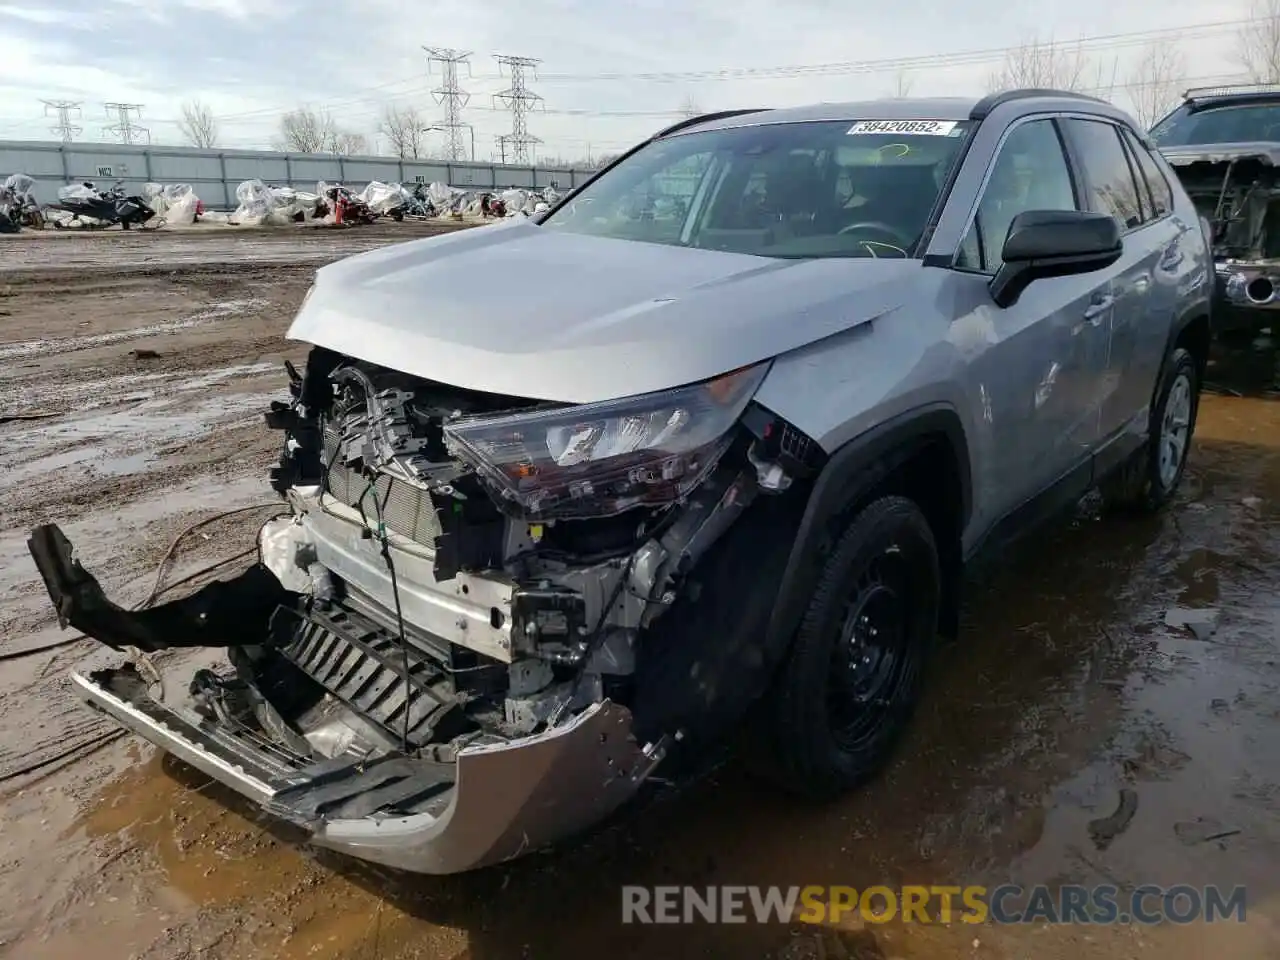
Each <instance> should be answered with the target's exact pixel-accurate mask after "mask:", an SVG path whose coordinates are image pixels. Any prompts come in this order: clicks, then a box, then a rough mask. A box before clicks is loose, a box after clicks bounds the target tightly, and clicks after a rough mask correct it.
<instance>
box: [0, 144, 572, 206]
mask: <svg viewBox="0 0 1280 960" xmlns="http://www.w3.org/2000/svg"><path fill="white" fill-rule="evenodd" d="M11 173H25V174H27V175H28V176H31V177H33V178H34V179H35V181H36V197H37V199H39V201H40V202H41V203H48V202H50V201H52V200H55V199H57V195H58V188H59V187H61V186H62V185H63V184H67V183H79V182H81V181H84V180H92V181H94V182H99V183H101V182H104V181H105V182H107V183H114V182H115V181H117V180H121V181H123V182H124V185H125V186H126V188H128V190H129V192H130V193H136V192H138V191H139V189H140V188H141V186H142V185H143V184H144V183H189V184H191V186H192V188H193V189H194V190H195V192H196V195H197V196H198V197H199V198H200V199H201V200H203V201H204V202H205V204H206V205H207V206H209V207H210V208H211V209H219V208H222V209H228V210H229V209H232V208H233V207H235V206H236V187H238V186H239V185H240V184H241V183H242V182H243V181H245V180H254V179H257V180H261V181H263V182H264V183H268V184H273V185H275V186H285V185H289V186H292V187H295V188H297V189H300V190H314V189H315V185H316V183H317V182H318V181H320V180H324V181H327V182H329V183H344V184H347V185H348V186H352V187H363V186H364V185H365V184H367V183H369V182H370V181H372V180H380V181H382V182H383V183H447V184H449V186H451V187H463V188H477V189H483V188H494V189H497V190H503V189H506V188H508V187H523V188H525V189H530V188H532V189H542V188H544V187H550V186H554V187H556V189H558V190H560V191H562V192H563V191H565V190H567V189H569V188H570V187H573V186H577V185H578V184H580V183H582V182H583V181H584V180H586V179H587V178H588V177H589V176H590V175H591V172H590V171H587V170H571V169H565V168H553V167H538V166H532V167H523V166H519V167H518V166H512V165H510V164H499V163H461V162H459V163H454V162H445V161H442V160H397V159H395V158H394V157H336V156H333V155H331V154H311V153H276V152H272V151H268V150H218V149H208V150H202V149H197V148H191V147H151V146H148V147H137V146H123V145H120V144H111V143H56V142H44V141H38V140H32V141H27V140H0V182H3V179H4V177H6V176H8V175H9V174H11Z"/></svg>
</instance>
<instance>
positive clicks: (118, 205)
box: [46, 181, 156, 230]
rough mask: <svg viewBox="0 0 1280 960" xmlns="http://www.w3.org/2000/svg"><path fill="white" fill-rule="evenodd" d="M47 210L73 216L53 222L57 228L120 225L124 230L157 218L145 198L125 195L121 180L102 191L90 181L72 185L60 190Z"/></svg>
mask: <svg viewBox="0 0 1280 960" xmlns="http://www.w3.org/2000/svg"><path fill="white" fill-rule="evenodd" d="M46 209H47V210H57V211H62V212H65V213H68V214H70V215H71V216H70V217H69V218H68V220H67V221H66V222H64V220H63V219H61V218H60V219H57V220H55V221H54V224H53V225H54V226H55V227H63V226H68V225H69V224H70V223H78V224H80V225H81V226H88V227H109V226H112V225H114V224H119V225H120V227H121V228H122V229H124V230H128V229H129V228H130V227H134V226H142V225H143V224H145V223H146V222H147V221H149V220H151V219H152V218H154V217H155V215H156V212H155V210H153V209H152V208H151V206H150V204H148V203H147V201H146V199H145V198H143V197H141V196H138V195H136V194H126V193H125V192H124V185H123V183H122V182H121V181H116V183H115V184H114V185H113V186H112V187H111V189H109V190H104V191H101V192H100V191H99V190H98V189H97V188H96V187H95V186H94V184H93V183H92V182H91V181H85V182H84V183H77V184H69V185H67V186H65V187H59V188H58V199H57V201H56V202H55V203H51V204H49V206H48V207H47V208H46Z"/></svg>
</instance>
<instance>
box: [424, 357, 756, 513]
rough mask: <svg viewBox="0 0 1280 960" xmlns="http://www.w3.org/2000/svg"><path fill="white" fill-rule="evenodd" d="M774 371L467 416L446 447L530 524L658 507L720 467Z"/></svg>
mask: <svg viewBox="0 0 1280 960" xmlns="http://www.w3.org/2000/svg"><path fill="white" fill-rule="evenodd" d="M768 368H769V364H768V363H762V364H757V365H755V366H752V367H743V368H742V369H741V370H735V371H733V372H732V373H727V374H725V375H724V376H721V377H716V378H715V379H714V380H707V381H704V382H702V383H697V384H693V385H692V386H686V387H677V388H676V389H674V390H664V391H662V392H661V393H650V394H645V395H643V396H639V397H627V398H625V399H622V400H606V401H604V402H602V403H588V404H582V405H580V406H574V407H564V408H560V409H555V410H539V411H535V412H532V413H518V414H511V415H509V416H503V417H467V418H462V419H458V420H455V421H453V422H452V423H449V424H446V425H445V428H444V434H445V442H446V443H447V444H448V447H449V452H450V453H451V454H453V456H455V457H457V458H458V459H460V460H462V461H464V462H466V463H468V464H470V465H471V466H473V467H474V468H475V469H476V471H477V473H478V474H479V476H480V478H481V479H482V480H483V481H484V482H485V484H486V486H487V487H488V488H489V489H490V490H491V491H492V492H493V493H494V494H495V498H496V499H497V500H498V502H499V503H500V504H502V505H503V506H504V507H506V508H507V509H508V511H509V512H512V513H516V514H518V515H520V516H523V517H526V518H528V519H531V520H533V519H538V520H546V519H552V518H558V519H568V518H573V517H602V516H611V515H613V514H617V513H621V512H622V511H624V510H629V509H631V508H632V507H637V506H661V505H663V504H667V503H671V502H674V501H676V500H678V499H680V498H681V497H683V496H685V495H686V494H687V493H688V492H689V491H690V490H692V489H693V488H694V487H696V486H697V485H698V484H699V483H701V482H702V481H703V479H705V478H706V476H707V474H708V473H710V472H711V470H712V469H713V468H714V467H715V465H716V463H717V462H718V461H719V460H720V457H721V456H722V455H723V454H724V452H725V450H726V449H727V448H728V446H729V444H730V443H731V442H732V440H733V436H732V433H731V428H732V427H733V425H734V424H735V423H737V421H738V417H740V416H741V415H742V411H743V409H744V408H745V407H746V405H747V402H748V401H749V400H750V399H751V397H752V395H753V394H754V393H755V392H756V388H757V387H759V386H760V382H761V381H762V380H763V379H764V375H765V373H766V372H767V371H768Z"/></svg>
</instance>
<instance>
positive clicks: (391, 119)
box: [378, 104, 430, 160]
mask: <svg viewBox="0 0 1280 960" xmlns="http://www.w3.org/2000/svg"><path fill="white" fill-rule="evenodd" d="M428 129H430V128H429V125H428V124H426V123H424V122H423V120H422V117H421V116H420V115H419V113H418V109H417V108H416V107H397V106H396V105H395V104H387V107H386V109H385V110H383V111H382V120H381V122H380V123H379V124H378V132H379V133H381V134H382V135H383V136H384V137H386V138H387V139H388V140H390V141H391V149H392V151H393V152H394V153H395V155H396V156H397V157H399V158H400V159H401V160H417V159H418V158H420V157H421V156H423V134H424V133H426V132H427V130H428Z"/></svg>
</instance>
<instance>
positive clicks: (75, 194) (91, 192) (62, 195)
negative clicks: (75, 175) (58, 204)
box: [58, 183, 98, 200]
mask: <svg viewBox="0 0 1280 960" xmlns="http://www.w3.org/2000/svg"><path fill="white" fill-rule="evenodd" d="M97 196H98V191H97V190H95V189H94V188H93V185H92V184H90V183H68V184H67V185H66V186H65V187H59V188H58V199H59V200H94V199H97Z"/></svg>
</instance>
